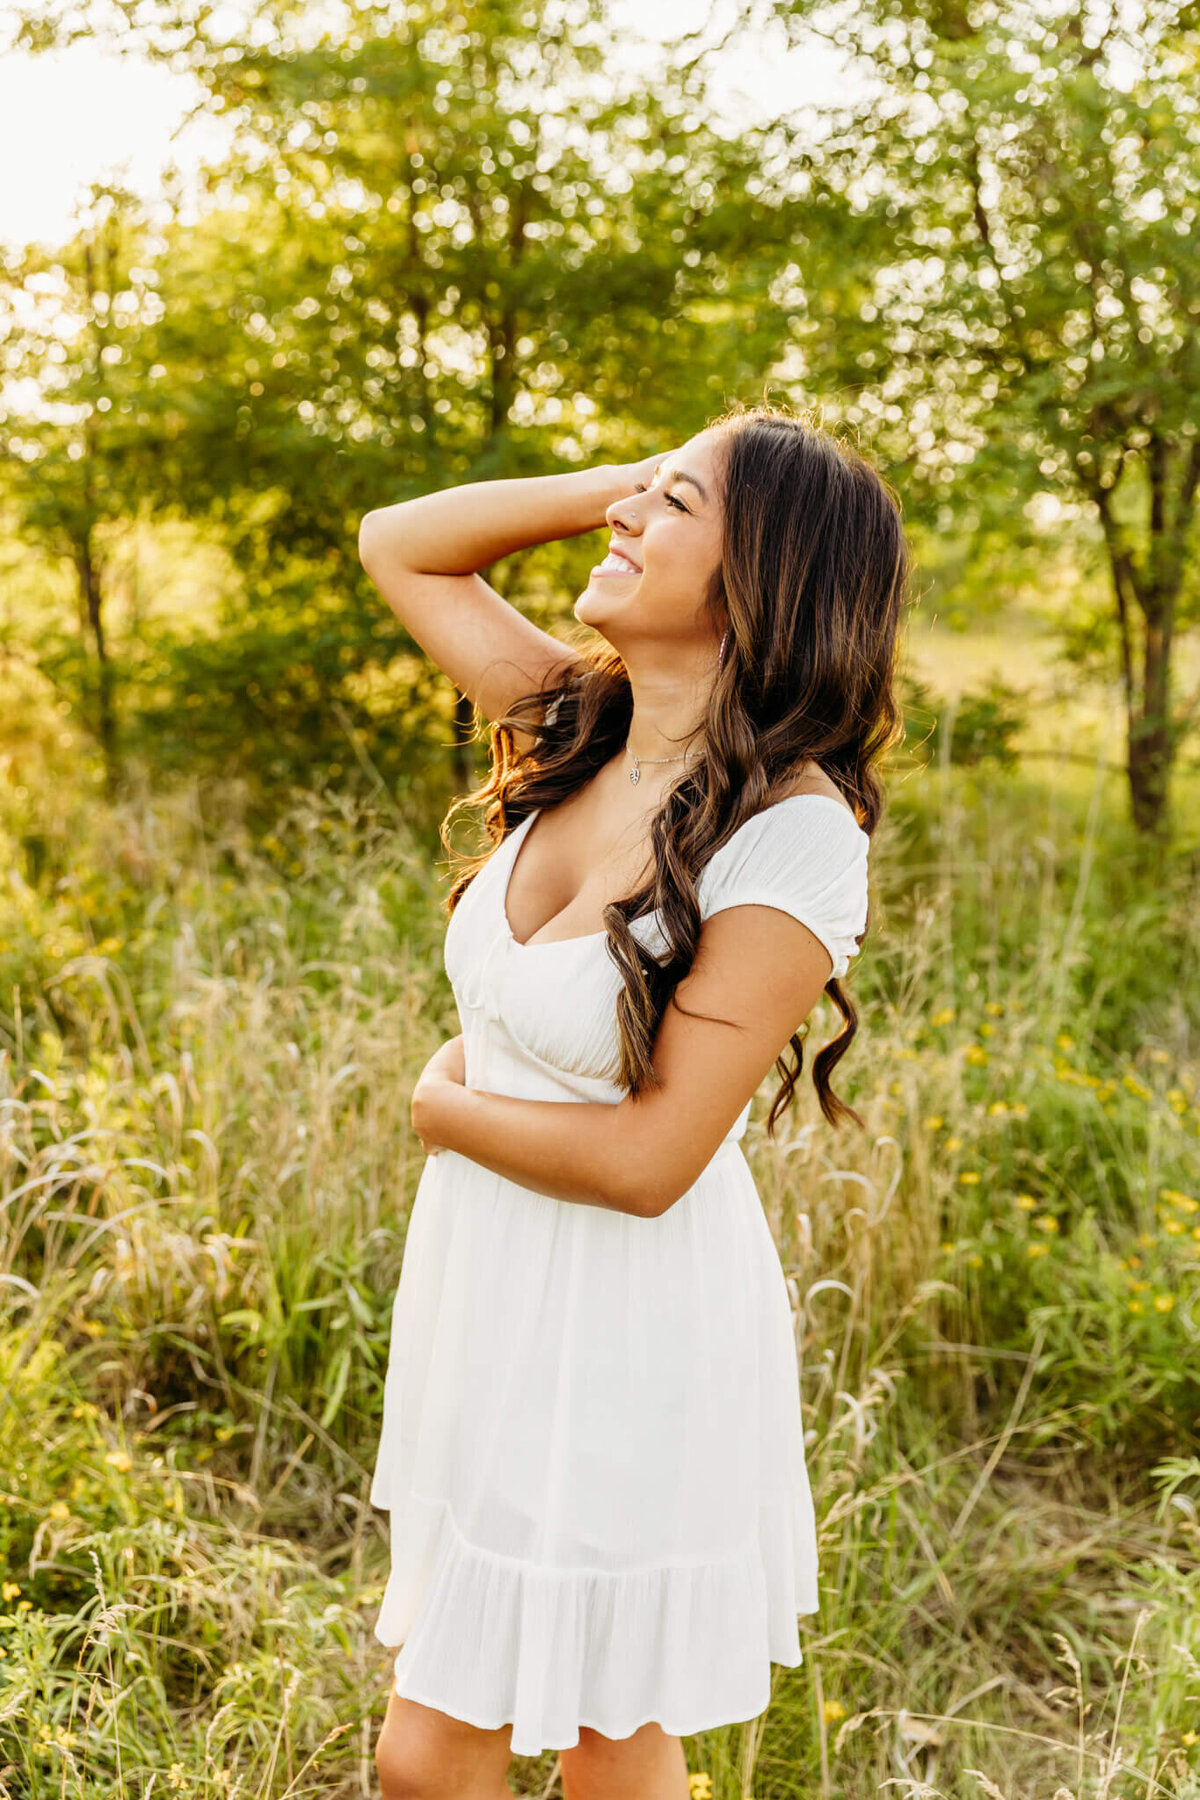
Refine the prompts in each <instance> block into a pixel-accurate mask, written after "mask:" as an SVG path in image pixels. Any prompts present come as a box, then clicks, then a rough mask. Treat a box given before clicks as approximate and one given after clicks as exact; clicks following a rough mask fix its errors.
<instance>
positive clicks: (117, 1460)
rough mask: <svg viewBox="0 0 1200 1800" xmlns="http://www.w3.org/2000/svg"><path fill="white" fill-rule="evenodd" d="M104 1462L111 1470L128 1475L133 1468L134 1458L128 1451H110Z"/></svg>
mask: <svg viewBox="0 0 1200 1800" xmlns="http://www.w3.org/2000/svg"><path fill="white" fill-rule="evenodd" d="M104 1460H105V1462H106V1463H107V1464H108V1466H109V1468H111V1469H116V1470H117V1472H118V1474H121V1475H128V1473H129V1471H130V1469H132V1467H133V1458H132V1457H131V1456H130V1454H129V1452H128V1450H110V1451H109V1453H108V1455H107V1456H106V1457H105V1459H104Z"/></svg>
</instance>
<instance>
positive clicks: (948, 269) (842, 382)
mask: <svg viewBox="0 0 1200 1800" xmlns="http://www.w3.org/2000/svg"><path fill="white" fill-rule="evenodd" d="M774 10H775V12H776V14H777V16H779V17H781V18H783V19H784V20H785V22H786V23H787V24H788V26H789V28H790V29H791V31H792V33H793V35H794V36H795V38H796V39H797V40H800V39H802V38H803V37H804V36H805V34H806V33H810V32H812V31H813V30H814V29H815V26H814V21H813V18H812V14H811V8H810V7H808V6H807V5H802V4H798V3H797V0H778V4H777V5H776V6H775V8H774ZM826 19H827V20H830V19H831V20H832V22H831V23H829V29H830V31H831V32H832V35H833V37H834V40H835V42H836V43H837V44H838V45H840V46H841V47H842V48H843V49H844V50H845V52H846V53H847V56H848V57H849V59H850V63H851V66H852V68H853V69H854V70H855V72H856V74H860V75H861V76H862V79H861V80H860V81H856V83H855V89H856V93H855V94H854V95H853V96H851V97H849V98H848V101H847V104H846V105H844V106H843V107H841V108H839V109H837V110H836V111H831V112H830V113H829V114H828V115H827V121H826V123H827V124H828V126H829V129H828V131H827V132H825V133H824V134H823V135H822V136H821V138H820V141H819V143H816V144H813V143H810V144H809V146H808V148H807V150H806V151H805V152H804V153H800V152H799V151H798V153H797V156H796V164H795V166H796V173H797V184H798V187H799V188H800V190H801V191H802V192H804V193H805V194H806V195H807V198H808V202H809V220H810V222H809V230H808V253H807V256H806V258H805V280H806V284H807V289H808V310H807V312H806V314H805V316H804V318H803V319H802V320H801V321H800V331H801V337H802V341H803V342H804V344H805V346H806V351H807V355H808V357H809V359H810V364H811V366H812V367H813V368H814V369H815V370H816V371H818V378H819V380H820V381H821V382H822V383H824V384H825V385H826V386H828V387H829V388H831V389H835V390H837V392H838V393H839V395H840V396H841V397H842V399H843V401H844V403H845V404H846V406H847V408H848V410H850V411H851V413H852V414H853V416H855V417H856V418H859V419H861V420H863V421H865V422H866V423H867V424H868V426H869V427H870V429H871V434H872V440H873V442H875V443H877V444H879V445H882V446H886V449H887V453H888V454H889V456H890V458H891V461H892V463H893V465H894V466H895V468H896V470H897V471H898V472H899V473H900V476H901V479H902V481H903V483H904V485H905V488H906V491H907V492H908V493H909V495H910V496H911V497H912V500H913V503H914V506H915V507H916V509H917V510H918V511H919V512H920V511H923V512H924V514H925V516H927V517H930V518H933V519H936V520H938V521H939V522H940V524H941V526H942V528H943V529H945V528H947V527H948V526H949V525H950V524H951V523H952V522H954V523H957V524H958V525H960V526H961V524H962V522H963V521H964V520H965V521H967V522H968V523H969V524H970V525H971V526H972V527H973V528H974V529H976V530H977V531H978V532H980V533H981V534H987V533H994V531H995V528H996V525H997V523H998V522H1000V523H1003V525H1004V529H1005V530H1006V531H1007V532H1009V533H1011V534H1013V535H1020V534H1021V531H1022V522H1021V521H1022V508H1023V507H1024V506H1025V504H1026V503H1027V502H1028V501H1029V500H1030V497H1031V496H1032V495H1033V494H1034V493H1035V492H1036V491H1038V490H1044V491H1046V492H1048V493H1050V494H1052V495H1054V496H1056V497H1058V498H1059V499H1060V500H1062V501H1063V502H1065V503H1066V504H1067V506H1068V507H1075V508H1079V507H1082V509H1083V511H1084V513H1085V515H1086V516H1088V517H1090V519H1091V520H1092V522H1093V525H1094V528H1095V540H1096V542H1097V545H1098V548H1099V549H1100V552H1101V554H1102V555H1103V557H1104V558H1105V560H1106V564H1107V571H1108V581H1109V587H1110V593H1111V613H1110V629H1108V630H1107V631H1105V632H1103V633H1102V634H1100V635H1102V637H1103V638H1104V640H1105V641H1107V642H1110V643H1111V644H1112V646H1113V649H1114V651H1115V655H1116V659H1117V666H1118V667H1119V670H1120V677H1121V681H1122V684H1123V689H1124V696H1125V706H1126V712H1127V729H1128V756H1127V768H1128V780H1129V791H1130V796H1131V807H1132V816H1133V819H1134V821H1135V822H1136V824H1137V825H1138V827H1139V828H1141V829H1143V830H1145V831H1148V832H1149V831H1154V830H1157V829H1159V828H1162V827H1163V826H1165V824H1166V822H1167V813H1168V799H1169V787H1170V776H1171V770H1172V766H1173V764H1174V761H1175V759H1176V756H1177V752H1178V749H1179V745H1180V743H1181V741H1182V738H1183V736H1184V733H1185V732H1186V731H1187V730H1188V729H1189V728H1190V727H1191V726H1192V725H1193V724H1194V723H1195V720H1196V717H1197V711H1198V709H1200V695H1198V696H1195V697H1193V698H1191V699H1186V700H1183V701H1179V699H1178V697H1177V696H1176V694H1175V692H1174V687H1173V663H1172V650H1173V647H1174V645H1175V643H1176V641H1177V639H1178V637H1179V634H1180V633H1181V632H1182V631H1184V630H1187V629H1191V628H1194V626H1195V625H1196V622H1197V616H1198V608H1200V585H1198V583H1197V580H1196V574H1195V569H1196V556H1195V551H1196V531H1197V519H1196V504H1195V502H1196V491H1197V485H1198V482H1200V436H1198V424H1200V337H1198V331H1200V285H1198V283H1197V279H1196V277H1197V267H1198V264H1197V253H1196V197H1197V193H1198V192H1200V105H1198V101H1200V81H1198V78H1197V69H1198V68H1200V61H1198V58H1200V19H1198V16H1197V12H1196V8H1195V6H1194V5H1193V4H1185V3H1183V0H1145V3H1144V4H1143V5H1141V6H1139V7H1137V8H1136V9H1130V8H1122V7H1120V6H1119V5H1117V4H1116V3H1115V0H1114V3H1113V4H1112V5H1102V6H1099V7H1095V8H1091V7H1086V6H1084V5H1083V4H1082V0H1071V3H1070V4H1064V3H1063V0H1049V3H1048V4H1037V5H1034V4H1032V0H1017V3H1016V4H1013V3H1012V0H867V3H866V4H865V5H860V6H856V7H855V9H854V14H853V16H852V17H851V16H850V15H849V14H848V13H846V12H845V11H844V10H841V11H835V13H834V14H833V15H826ZM822 295H824V296H827V298H828V304H822V303H821V296H822Z"/></svg>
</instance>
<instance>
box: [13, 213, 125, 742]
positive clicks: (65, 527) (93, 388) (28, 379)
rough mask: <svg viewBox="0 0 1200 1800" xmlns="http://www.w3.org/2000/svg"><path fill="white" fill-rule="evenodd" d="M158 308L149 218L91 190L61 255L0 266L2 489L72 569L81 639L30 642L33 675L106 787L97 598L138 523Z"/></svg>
mask: <svg viewBox="0 0 1200 1800" xmlns="http://www.w3.org/2000/svg"><path fill="white" fill-rule="evenodd" d="M159 305H160V302H159V299H158V296H157V294H156V291H155V275H154V271H153V267H152V257H151V251H150V246H149V243H148V233H147V227H146V221H145V219H144V217H143V216H142V213H141V211H140V208H139V206H138V203H137V202H136V201H135V200H134V199H133V197H132V196H130V195H129V194H128V193H126V192H124V191H123V190H121V189H120V188H117V187H112V186H106V185H98V186H95V187H93V188H92V190H91V192H90V195H89V196H88V198H87V200H86V201H85V203H84V205H83V207H82V211H81V217H80V223H79V229H78V231H77V233H76V235H75V236H74V237H73V238H72V239H71V241H70V242H69V243H68V244H66V245H64V246H62V247H61V248H59V249H47V248H45V247H43V246H39V245H31V246H28V247H27V248H25V249H24V250H23V251H21V252H19V253H9V254H8V256H7V257H6V258H5V260H4V262H3V263H2V264H0V480H2V483H3V492H4V498H5V503H6V508H7V510H8V512H9V515H10V517H11V518H12V519H13V521H14V523H15V528H16V530H17V532H18V534H19V536H20V537H21V539H22V540H23V542H25V543H27V544H29V545H36V546H38V547H39V548H40V549H42V550H43V551H45V552H46V553H48V554H49V555H50V556H51V557H54V558H59V559H62V560H63V561H64V562H65V563H66V564H67V565H68V566H69V567H70V569H71V571H72V574H73V581H74V587H75V592H76V595H77V600H78V607H77V612H78V633H77V636H76V637H75V639H74V641H73V642H67V643H66V644H63V643H62V642H61V641H59V640H57V639H56V637H55V635H54V634H53V633H49V634H47V635H46V636H45V638H44V639H43V641H42V642H41V644H40V646H39V648H40V660H41V662H42V665H43V668H44V669H45V671H46V672H47V673H48V674H49V675H50V676H51V678H52V679H54V680H55V681H57V682H58V683H59V685H61V686H64V687H65V688H66V689H67V690H68V692H69V696H70V698H71V699H72V701H73V702H74V703H75V704H77V705H79V706H81V708H82V711H83V714H84V716H85V718H86V719H87V722H88V723H89V725H90V726H91V728H92V729H93V730H94V732H95V735H96V737H97V739H98V740H99V742H100V745H101V747H102V749H103V753H104V757H105V761H106V764H107V766H108V770H109V774H110V777H111V775H112V774H113V772H114V770H115V765H116V757H117V701H116V682H115V676H114V661H113V655H112V648H111V645H110V642H109V636H108V630H107V619H106V597H107V585H106V583H107V573H108V566H107V565H108V558H107V545H108V543H109V541H110V540H111V527H112V526H113V525H114V523H116V522H118V521H121V520H124V519H132V518H136V517H137V515H138V513H139V510H140V509H141V507H142V505H143V501H144V497H145V494H146V492H147V491H149V489H150V487H151V485H152V484H150V483H149V482H148V479H147V475H148V469H149V468H150V466H151V464H152V461H153V452H152V444H153V440H154V438H155V436H156V435H157V431H158V424H157V421H156V411H155V395H154V384H153V382H152V381H151V380H150V379H149V376H148V369H147V366H146V364H145V361H144V359H143V357H142V354H141V350H142V342H143V332H144V328H145V325H146V323H147V321H148V320H150V319H152V318H153V317H154V315H155V313H156V311H157V309H158V307H159Z"/></svg>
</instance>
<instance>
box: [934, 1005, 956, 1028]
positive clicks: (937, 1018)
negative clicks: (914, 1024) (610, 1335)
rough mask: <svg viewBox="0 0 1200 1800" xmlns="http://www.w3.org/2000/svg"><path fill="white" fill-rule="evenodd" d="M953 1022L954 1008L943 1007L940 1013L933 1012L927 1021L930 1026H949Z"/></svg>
mask: <svg viewBox="0 0 1200 1800" xmlns="http://www.w3.org/2000/svg"><path fill="white" fill-rule="evenodd" d="M953 1022H954V1008H953V1007H952V1006H943V1008H942V1010H941V1012H935V1013H934V1015H933V1017H932V1019H931V1020H930V1021H929V1023H930V1024H931V1025H951V1024H953Z"/></svg>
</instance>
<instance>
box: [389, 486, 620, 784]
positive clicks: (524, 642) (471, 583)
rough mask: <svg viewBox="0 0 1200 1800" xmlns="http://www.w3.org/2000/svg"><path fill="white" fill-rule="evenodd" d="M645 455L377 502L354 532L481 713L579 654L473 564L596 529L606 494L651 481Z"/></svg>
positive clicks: (493, 710) (614, 496)
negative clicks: (635, 460) (642, 458)
mask: <svg viewBox="0 0 1200 1800" xmlns="http://www.w3.org/2000/svg"><path fill="white" fill-rule="evenodd" d="M653 462H654V459H653V458H651V459H649V460H648V462H645V463H604V464H601V465H600V466H599V467H598V468H595V469H580V470H578V471H576V470H570V471H568V472H567V473H565V474H562V475H533V476H528V477H525V478H524V479H520V480H500V481H471V482H468V483H466V484H465V485H464V486H462V487H453V488H443V489H440V490H439V491H438V492H437V493H434V494H421V495H418V496H417V497H416V498H415V499H412V500H402V501H400V502H399V503H398V504H397V505H395V506H382V507H380V508H379V509H378V510H377V511H376V512H370V513H368V514H367V515H366V517H365V518H364V519H363V521H362V524H361V526H360V528H359V536H358V545H359V556H360V558H361V560H362V565H363V568H364V569H365V570H366V572H367V574H368V575H369V576H370V578H371V581H372V582H373V583H374V585H375V587H376V588H378V590H379V592H380V593H381V594H382V595H383V598H384V599H385V600H386V601H387V603H388V605H389V606H390V607H391V609H392V611H393V612H394V613H395V615H396V617H397V618H398V619H399V620H400V623H401V624H402V625H403V626H404V627H405V629H406V630H407V631H408V633H409V635H410V636H411V637H412V638H414V639H415V640H416V642H417V643H418V644H419V645H420V646H421V649H422V650H423V651H424V652H425V654H426V656H428V657H429V658H430V659H431V661H433V662H434V663H436V664H437V666H438V668H439V669H441V670H442V671H443V673H444V674H445V675H447V676H449V678H450V680H451V681H452V682H453V683H454V685H455V687H456V688H458V689H459V690H460V691H461V692H462V693H464V694H465V695H466V696H467V698H468V699H469V700H470V701H471V703H472V705H474V706H477V707H478V708H479V710H480V712H481V713H482V714H483V715H484V717H485V718H487V719H500V718H503V717H504V715H505V714H506V713H507V712H508V711H509V709H510V707H511V706H512V704H513V702H514V701H515V700H516V699H517V698H518V697H519V696H521V695H523V694H528V693H530V692H532V691H534V690H535V689H538V688H540V687H542V686H544V685H545V683H546V682H547V681H548V680H549V679H550V677H551V676H552V675H554V674H555V673H556V672H557V671H563V672H564V673H565V671H566V669H567V668H568V667H569V666H570V665H571V664H572V663H574V662H577V661H578V660H579V652H578V651H577V650H574V649H572V648H571V647H570V646H569V645H567V644H564V643H563V642H561V640H560V639H558V638H556V637H553V636H552V635H551V634H550V633H549V632H548V631H543V630H542V629H541V627H540V626H538V625H535V624H534V622H533V620H532V619H527V618H526V617H525V615H524V614H523V613H522V612H519V611H518V609H517V608H516V607H515V606H513V605H512V604H511V603H510V602H509V601H508V600H506V599H505V598H504V596H503V595H502V594H499V593H497V591H496V589H495V588H494V587H492V586H491V585H490V584H489V583H488V582H486V581H485V580H484V579H483V576H482V575H478V574H476V573H474V571H475V570H477V569H480V568H486V567H487V566H488V564H490V563H492V562H495V561H497V560H498V559H499V558H501V557H504V556H509V555H511V554H512V553H513V552H514V551H516V550H523V549H528V548H529V547H530V546H531V545H533V544H541V543H547V542H549V541H550V540H551V539H554V538H559V537H572V536H578V535H579V534H580V533H581V532H585V531H595V530H598V529H599V528H600V527H601V526H602V525H603V524H604V523H605V514H606V512H607V509H608V508H609V507H610V506H611V505H612V503H613V501H614V500H619V499H622V498H624V496H625V495H627V494H630V493H632V492H633V489H634V488H635V486H637V485H638V483H639V482H642V483H644V484H646V485H649V482H650V481H651V479H652V474H653V466H652V465H653ZM513 739H514V744H515V747H516V749H517V750H518V751H522V750H525V749H527V748H529V747H530V746H531V745H532V743H533V742H534V739H533V738H532V736H530V735H529V734H528V733H526V732H521V731H518V730H516V729H514V732H513Z"/></svg>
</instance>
